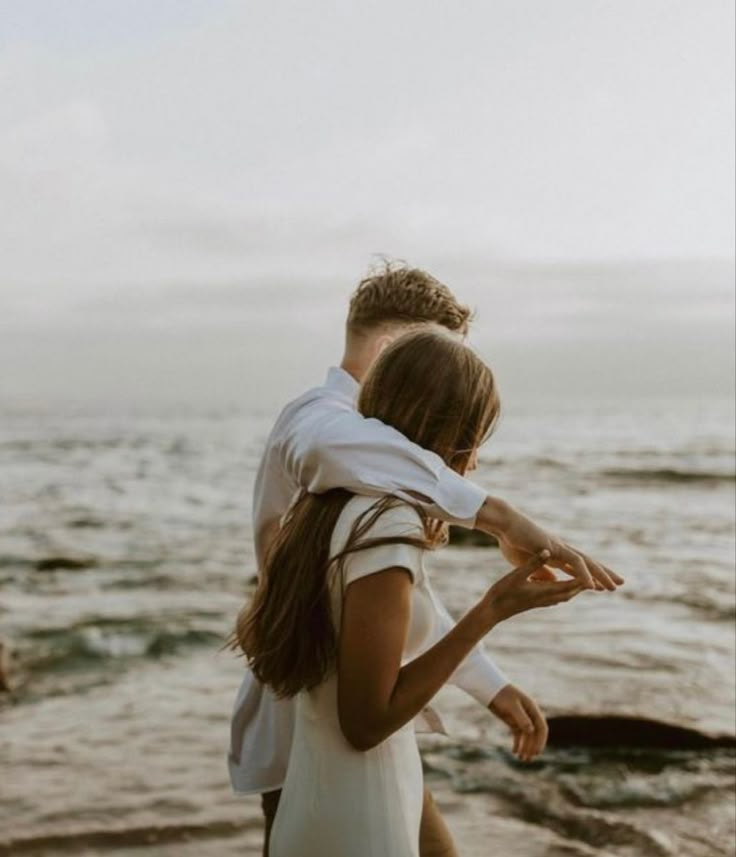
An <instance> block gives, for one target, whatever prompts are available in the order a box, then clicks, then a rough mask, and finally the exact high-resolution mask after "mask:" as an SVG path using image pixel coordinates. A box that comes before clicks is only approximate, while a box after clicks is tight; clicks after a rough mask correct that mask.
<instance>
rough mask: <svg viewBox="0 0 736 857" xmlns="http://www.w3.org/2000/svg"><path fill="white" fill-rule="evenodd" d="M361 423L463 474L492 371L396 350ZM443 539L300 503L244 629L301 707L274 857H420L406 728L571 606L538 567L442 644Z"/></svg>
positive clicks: (446, 340)
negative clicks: (401, 437)
mask: <svg viewBox="0 0 736 857" xmlns="http://www.w3.org/2000/svg"><path fill="white" fill-rule="evenodd" d="M358 407H359V410H360V411H361V413H362V414H363V415H364V416H366V417H375V418H377V419H380V420H382V421H383V422H384V423H387V424H388V425H391V426H393V427H394V428H396V429H397V430H399V431H401V432H403V434H405V435H406V436H407V437H408V438H409V439H410V440H413V441H415V442H416V443H417V444H419V445H421V446H423V447H424V448H425V449H429V450H432V451H434V452H435V453H437V454H438V455H439V456H441V457H442V458H443V459H444V461H445V462H446V463H447V464H448V465H449V466H450V467H452V468H453V469H455V470H456V471H457V472H458V473H461V474H462V473H465V472H467V471H468V470H471V469H473V468H474V467H475V461H476V456H477V451H478V448H479V446H480V445H481V443H483V441H484V440H485V439H486V438H487V437H488V436H489V435H490V433H491V431H492V429H493V427H494V425H495V422H496V420H497V417H498V413H499V400H498V396H497V393H496V389H495V384H494V380H493V375H492V373H491V370H490V369H489V368H488V367H487V366H485V365H484V364H483V362H482V361H481V360H480V359H479V358H478V357H477V356H476V355H475V354H474V353H473V352H472V351H471V350H470V349H469V348H468V347H467V346H465V345H464V344H463V343H462V342H460V341H459V340H457V339H455V338H452V337H451V336H449V335H447V334H446V333H443V332H439V331H434V330H431V331H430V330H424V331H422V332H420V333H410V334H407V335H405V336H403V337H401V338H400V339H398V340H396V341H395V342H394V343H393V344H392V345H390V346H389V347H388V348H386V350H385V351H384V352H383V354H382V355H381V356H380V357H379V359H378V360H377V361H376V363H375V364H374V366H373V367H372V369H371V371H370V372H369V374H368V376H367V377H366V379H365V381H364V383H363V386H362V388H361V393H360V397H359V401H358ZM445 540H446V526H445V525H444V524H441V523H439V522H437V521H433V520H430V519H429V518H427V517H426V515H425V514H424V512H423V511H422V508H421V507H419V506H416V507H415V506H413V505H411V504H409V503H407V502H404V501H401V500H399V499H398V498H395V497H390V496H387V497H381V498H378V499H376V498H370V497H357V496H354V495H351V494H349V493H348V492H346V491H342V490H337V491H331V492H328V493H327V494H323V495H319V496H317V495H309V494H305V495H302V496H301V497H300V498H299V500H298V501H297V502H296V503H295V505H294V506H293V507H292V509H291V510H290V512H289V514H288V515H287V517H286V519H285V520H284V522H283V526H282V529H281V531H280V533H279V535H278V537H277V539H276V541H275V543H274V545H273V546H272V549H271V551H270V553H269V555H268V557H267V558H266V563H265V568H264V569H263V574H262V575H261V581H260V584H259V588H258V590H257V592H256V594H255V597H254V599H253V602H252V604H251V605H250V606H249V607H248V608H247V609H245V610H244V611H243V612H242V613H241V615H240V617H239V619H238V626H237V630H236V637H237V641H238V643H239V644H240V646H241V647H242V649H243V651H244V652H245V654H246V655H247V657H248V660H249V663H250V665H251V668H252V669H253V672H254V673H255V675H256V676H257V677H258V678H259V679H260V680H261V681H262V682H263V683H264V684H268V685H270V686H271V687H272V688H273V689H274V691H275V692H276V693H277V694H279V695H284V696H296V697H297V713H296V727H295V733H294V740H293V745H292V749H291V753H290V758H289V767H288V771H287V775H286V782H285V784H284V788H283V791H282V795H281V800H280V803H279V809H278V811H277V813H276V818H275V821H274V826H273V830H272V832H271V840H270V852H269V853H270V855H271V857H379V855H380V857H385V855H390V857H418V854H419V826H420V820H421V811H422V798H423V778H422V767H421V760H420V757H419V751H418V748H417V742H416V738H415V732H414V725H413V719H414V718H415V717H416V716H417V714H419V713H420V712H421V711H422V709H423V708H424V707H425V706H426V705H427V704H428V703H429V701H430V700H431V699H432V697H433V696H434V695H435V694H436V693H437V691H438V690H439V689H440V688H441V687H442V685H443V684H444V683H445V682H446V681H447V679H448V678H449V677H450V676H451V674H452V673H453V672H454V671H455V669H457V667H458V666H459V665H460V663H461V662H462V660H463V659H464V658H465V657H466V656H467V654H468V653H469V652H470V650H471V649H472V648H473V646H475V645H476V644H477V643H478V642H479V641H480V640H481V639H482V638H483V637H484V636H485V635H486V634H487V633H488V632H489V631H490V630H491V629H492V628H493V627H494V626H495V625H496V624H497V623H498V622H500V621H502V620H503V619H505V618H508V617H509V616H511V615H514V614H515V613H519V612H522V611H523V610H528V609H530V608H532V607H538V606H544V605H551V604H556V603H559V602H560V601H563V600H567V599H569V598H571V597H573V596H574V595H576V594H577V593H578V592H580V591H581V585H580V584H579V582H578V581H575V580H573V581H568V582H554V583H552V582H544V583H543V582H535V581H530V580H529V579H528V578H529V576H530V575H531V573H532V572H533V571H534V570H535V569H536V568H538V567H539V566H541V565H542V564H543V563H544V560H545V559H546V555H540V556H539V557H537V558H535V559H534V560H533V561H532V562H530V563H529V564H528V565H527V566H525V567H523V568H520V569H516V570H515V571H513V572H511V573H510V574H508V575H506V577H504V578H502V579H501V580H499V581H498V582H497V583H496V584H495V585H494V586H493V587H491V589H490V590H488V592H486V593H485V595H484V596H483V597H482V598H481V599H480V600H479V601H478V603H477V604H475V605H474V606H473V607H472V608H471V610H470V611H469V612H468V613H467V614H466V615H465V616H464V617H463V618H462V619H461V620H460V621H459V622H458V623H457V625H456V626H455V627H454V628H453V629H452V631H450V632H449V633H448V634H446V635H445V636H443V637H441V638H440V639H437V636H436V635H434V634H433V623H434V616H435V611H434V609H433V608H432V606H431V605H432V600H433V598H434V595H433V592H432V588H431V585H430V583H429V580H428V578H427V575H426V572H425V570H424V567H423V553H424V551H425V550H427V549H430V548H433V547H436V546H438V545H440V544H442V543H443V542H444V541H445Z"/></svg>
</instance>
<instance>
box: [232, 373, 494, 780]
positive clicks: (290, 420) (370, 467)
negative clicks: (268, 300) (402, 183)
mask: <svg viewBox="0 0 736 857" xmlns="http://www.w3.org/2000/svg"><path fill="white" fill-rule="evenodd" d="M357 392H358V383H357V382H356V381H355V379H354V378H353V377H352V376H351V375H349V374H348V373H347V372H345V371H344V370H343V369H339V368H335V367H333V368H331V369H330V370H329V372H328V374H327V380H326V382H325V383H324V384H323V385H322V386H321V387H315V388H314V389H312V390H309V391H308V392H306V393H304V395H302V396H300V397H299V398H298V399H295V400H294V401H293V402H291V403H290V404H288V405H287V406H286V407H285V408H284V410H283V411H282V412H281V414H280V415H279V417H278V419H277V420H276V424H275V425H274V427H273V430H272V431H271V434H270V435H269V437H268V440H267V442H266V449H265V452H264V454H263V458H262V459H261V463H260V466H259V469H258V475H257V477H256V484H255V492H254V500H253V533H254V541H255V549H256V558H257V561H258V567H259V568H261V567H262V561H263V557H264V553H265V549H266V546H267V545H268V542H269V539H270V537H271V536H272V535H273V532H274V530H275V529H277V528H278V527H279V525H280V521H281V518H282V517H283V515H284V514H285V513H286V511H287V510H288V508H289V506H290V504H291V503H292V501H293V499H294V497H295V495H296V493H297V492H298V491H300V490H301V489H306V490H307V491H310V492H312V493H316V494H318V493H322V492H324V491H329V490H330V489H332V488H345V489H347V490H348V491H352V492H354V493H356V494H365V495H376V496H380V495H383V494H395V495H397V496H398V497H401V498H403V499H406V500H409V501H411V502H414V503H416V502H420V503H421V504H422V505H424V507H425V508H426V509H427V511H428V513H429V514H430V515H431V516H433V517H437V518H441V519H442V520H445V521H449V522H450V523H454V524H460V525H461V526H465V527H473V526H474V524H475V519H476V516H477V514H478V511H479V509H480V507H481V505H482V504H483V502H484V501H485V498H486V492H485V491H483V490H482V489H481V488H479V487H478V486H477V485H474V484H473V483H472V482H469V481H468V480H467V479H464V478H463V477H461V476H459V475H458V474H457V473H456V472H455V471H454V470H451V469H450V468H449V467H447V465H446V464H445V463H444V461H443V460H442V459H441V458H440V457H439V456H438V455H435V454H434V453H432V452H428V451H427V450H425V449H422V448H421V447H419V446H417V445H416V444H414V443H412V442H411V441H409V440H407V438H406V437H405V436H404V435H403V434H401V433H400V432H398V431H396V430H395V429H393V428H391V427H390V426H387V425H385V423H382V422H380V421H379V420H376V419H366V418H365V417H363V416H361V415H360V414H359V413H358V411H357V410H356V409H355V399H356V396H357ZM435 601H436V605H435V606H436V610H437V621H436V623H435V628H436V634H437V639H440V638H441V637H442V636H444V635H445V634H446V633H447V632H448V631H449V630H450V629H451V628H452V627H453V625H454V621H453V619H452V618H451V617H450V614H449V613H448V612H447V610H446V609H445V607H444V605H443V604H442V603H441V602H440V601H439V599H437V598H436V599H435ZM450 683H451V684H454V685H456V686H457V687H459V688H461V689H462V690H464V691H466V692H467V693H469V694H470V695H471V696H472V697H473V698H474V699H476V700H478V702H480V703H481V704H482V705H484V706H487V705H488V704H489V703H490V701H491V700H492V699H493V697H494V696H495V695H496V694H497V693H498V691H499V690H501V688H502V687H504V686H505V685H506V684H508V679H507V678H506V677H505V676H504V675H503V673H501V671H500V670H499V669H498V668H497V667H496V665H495V664H494V663H493V661H492V660H491V659H490V658H489V656H488V655H487V653H486V652H485V650H484V649H483V647H482V645H478V646H476V647H475V648H474V649H473V650H472V652H471V653H470V654H469V655H468V656H467V657H466V658H465V660H464V661H463V662H462V664H460V666H459V667H458V668H457V670H456V671H455V672H454V673H453V675H452V677H451V678H450ZM433 719H434V722H433ZM424 724H425V725H429V726H430V728H433V729H434V730H435V731H441V724H440V723H439V721H438V720H437V719H436V716H434V718H433V714H432V712H431V711H430V712H428V716H427V717H426V718H424ZM293 729H294V702H293V700H291V699H278V698H277V697H276V696H275V695H274V694H273V693H272V691H271V690H270V688H268V687H264V686H263V685H262V684H261V683H260V682H259V681H258V680H257V679H256V678H255V676H253V674H252V673H251V672H250V671H249V670H246V674H245V676H244V678H243V682H242V684H241V686H240V690H239V691H238V695H237V698H236V700H235V707H234V711H233V718H232V724H231V744H230V753H229V756H228V765H229V769H230V779H231V782H232V786H233V789H234V790H235V791H237V792H241V793H245V794H248V793H254V792H265V791H271V790H273V789H278V788H281V786H282V785H283V782H284V779H285V777H286V766H287V763H288V759H289V750H290V748H291V741H292V736H293Z"/></svg>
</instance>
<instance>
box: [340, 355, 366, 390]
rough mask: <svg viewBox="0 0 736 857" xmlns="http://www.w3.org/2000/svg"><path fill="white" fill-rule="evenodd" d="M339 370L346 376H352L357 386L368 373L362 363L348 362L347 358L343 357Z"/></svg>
mask: <svg viewBox="0 0 736 857" xmlns="http://www.w3.org/2000/svg"><path fill="white" fill-rule="evenodd" d="M340 368H341V369H342V370H343V371H344V372H347V373H348V375H352V377H353V378H355V380H356V381H357V382H358V383H359V384H360V383H361V381H362V380H363V378H365V374H366V372H367V371H368V366H366V365H365V364H364V363H363V362H362V361H357V360H350V359H348V357H343V359H342V363H340Z"/></svg>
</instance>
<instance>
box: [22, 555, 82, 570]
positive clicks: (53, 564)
mask: <svg viewBox="0 0 736 857" xmlns="http://www.w3.org/2000/svg"><path fill="white" fill-rule="evenodd" d="M96 565H97V562H96V560H94V559H93V558H92V557H72V556H47V557H44V558H43V559H39V560H38V561H37V562H36V571H56V570H58V569H65V570H68V571H77V570H79V569H83V568H94V567H95V566H96Z"/></svg>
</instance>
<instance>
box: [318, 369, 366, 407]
mask: <svg viewBox="0 0 736 857" xmlns="http://www.w3.org/2000/svg"><path fill="white" fill-rule="evenodd" d="M359 386H360V385H359V384H358V382H357V381H356V380H355V378H353V376H352V375H351V374H350V373H349V372H346V371H345V370H344V369H341V368H340V367H339V366H330V368H329V369H328V371H327V380H326V381H325V387H329V388H330V389H331V390H335V391H336V392H338V393H340V394H341V395H342V396H345V397H346V398H348V399H350V401H351V403H352V402H355V399H356V398H357V396H358V388H359Z"/></svg>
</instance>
